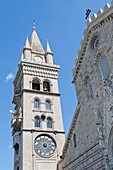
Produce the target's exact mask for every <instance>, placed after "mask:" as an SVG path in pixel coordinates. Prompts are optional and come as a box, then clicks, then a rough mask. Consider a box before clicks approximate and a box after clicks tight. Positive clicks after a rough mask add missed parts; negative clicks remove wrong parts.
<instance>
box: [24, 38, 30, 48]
mask: <svg viewBox="0 0 113 170" xmlns="http://www.w3.org/2000/svg"><path fill="white" fill-rule="evenodd" d="M24 48H30V44H29V40H28V37H26V43H25V47H24Z"/></svg>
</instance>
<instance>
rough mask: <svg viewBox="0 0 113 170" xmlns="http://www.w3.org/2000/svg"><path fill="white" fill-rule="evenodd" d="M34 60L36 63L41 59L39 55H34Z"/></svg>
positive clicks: (40, 61)
mask: <svg viewBox="0 0 113 170" xmlns="http://www.w3.org/2000/svg"><path fill="white" fill-rule="evenodd" d="M34 60H35V61H36V62H37V63H42V61H43V60H42V58H41V57H40V56H36V57H35V58H34Z"/></svg>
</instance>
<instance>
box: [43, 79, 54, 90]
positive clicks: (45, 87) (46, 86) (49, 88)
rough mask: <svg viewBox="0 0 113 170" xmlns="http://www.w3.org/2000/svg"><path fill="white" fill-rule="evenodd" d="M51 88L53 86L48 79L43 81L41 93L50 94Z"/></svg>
mask: <svg viewBox="0 0 113 170" xmlns="http://www.w3.org/2000/svg"><path fill="white" fill-rule="evenodd" d="M46 84H47V85H46ZM52 86H53V84H52V82H51V81H50V80H49V79H43V91H47V92H52V91H53V90H52Z"/></svg>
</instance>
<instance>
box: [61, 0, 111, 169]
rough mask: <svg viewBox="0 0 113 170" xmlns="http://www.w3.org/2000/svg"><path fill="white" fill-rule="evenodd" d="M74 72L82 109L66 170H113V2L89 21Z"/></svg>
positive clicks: (69, 146)
mask: <svg viewBox="0 0 113 170" xmlns="http://www.w3.org/2000/svg"><path fill="white" fill-rule="evenodd" d="M75 63H76V65H75V68H74V69H73V84H74V86H75V89H76V93H77V98H78V105H77V108H76V112H75V114H74V117H73V120H72V123H71V126H70V130H69V133H68V136H67V139H66V142H65V145H64V148H63V153H62V157H61V158H62V159H61V160H60V162H59V168H60V169H62V170H113V1H112V2H111V5H109V4H108V3H107V4H106V5H105V7H104V10H102V9H99V11H98V13H97V14H94V15H93V16H92V18H88V20H87V29H86V30H85V31H84V39H83V40H82V41H81V49H80V50H79V51H78V58H77V59H76V62H75Z"/></svg>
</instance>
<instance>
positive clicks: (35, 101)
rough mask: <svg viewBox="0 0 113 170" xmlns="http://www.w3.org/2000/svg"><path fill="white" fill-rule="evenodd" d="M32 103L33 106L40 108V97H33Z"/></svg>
mask: <svg viewBox="0 0 113 170" xmlns="http://www.w3.org/2000/svg"><path fill="white" fill-rule="evenodd" d="M33 103H34V108H35V109H39V108H40V99H39V98H37V97H35V98H34V100H33Z"/></svg>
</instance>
